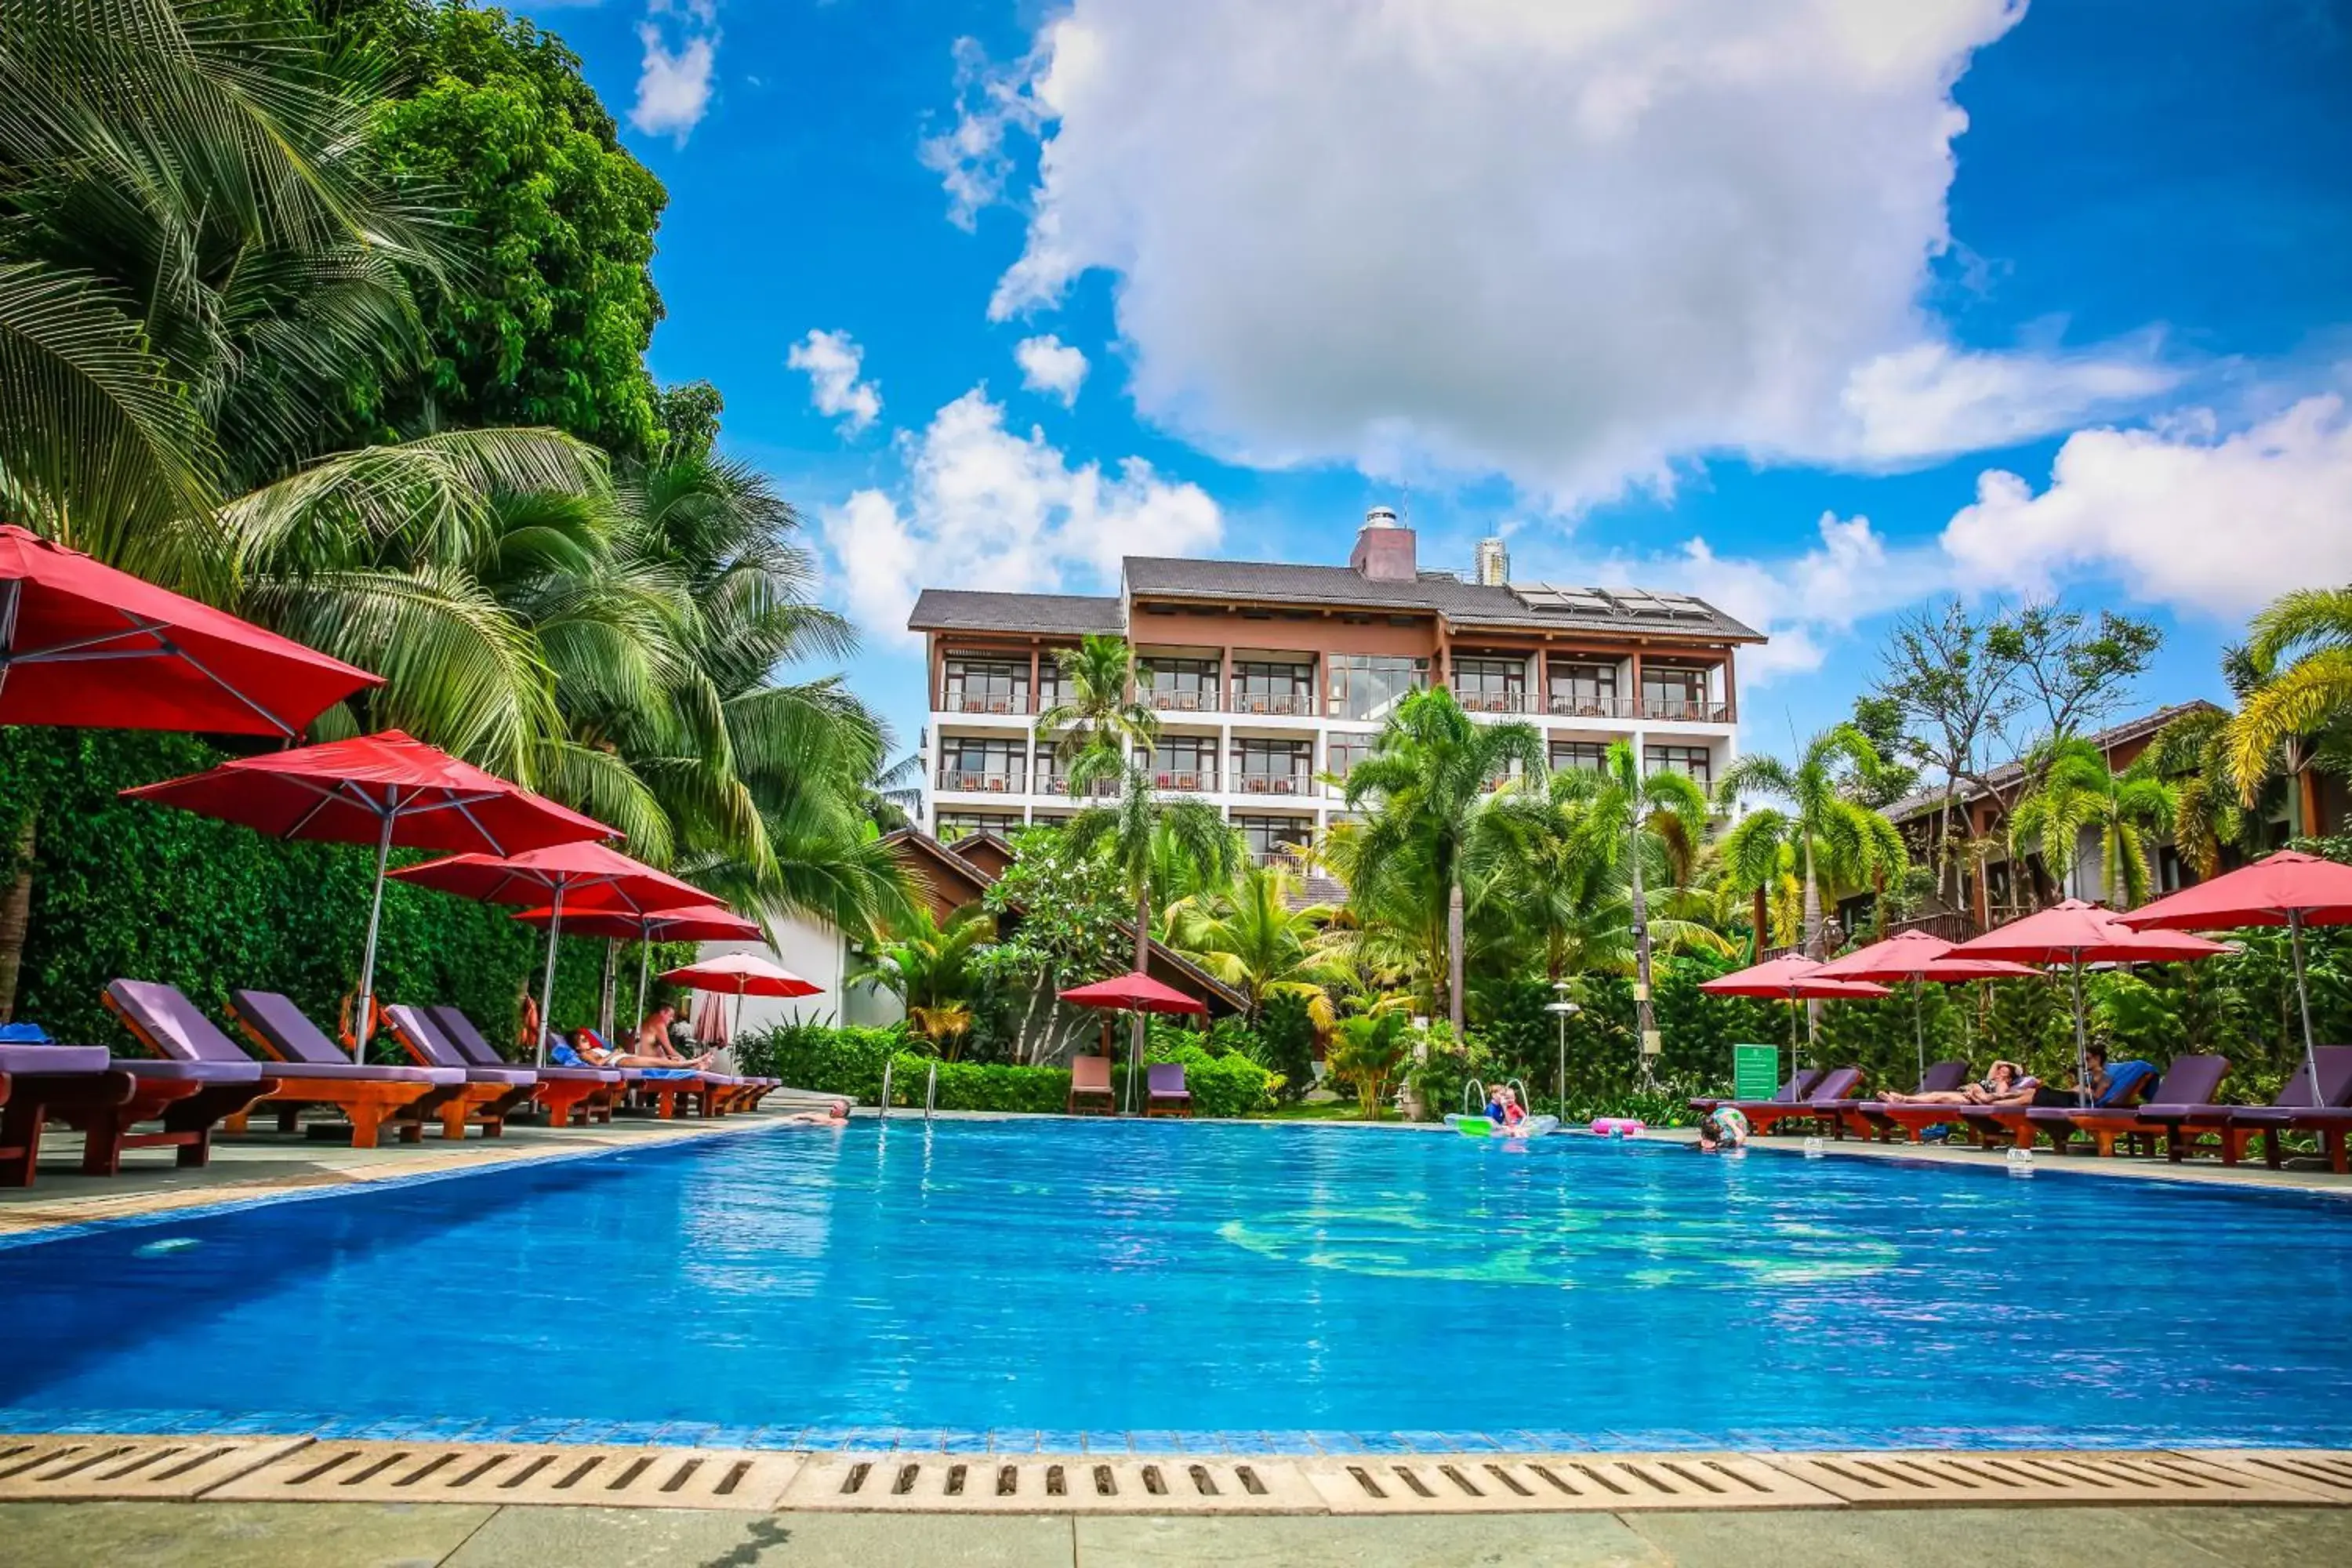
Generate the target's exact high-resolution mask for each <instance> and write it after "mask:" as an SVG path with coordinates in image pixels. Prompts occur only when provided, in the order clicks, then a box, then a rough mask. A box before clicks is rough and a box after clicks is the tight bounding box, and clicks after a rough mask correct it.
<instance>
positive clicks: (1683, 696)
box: [1642, 664, 1710, 720]
mask: <svg viewBox="0 0 2352 1568" xmlns="http://www.w3.org/2000/svg"><path fill="white" fill-rule="evenodd" d="M1706 678H1707V669H1706V666H1705V665H1685V664H1644V665H1643V666H1642V709H1643V712H1644V713H1645V714H1646V715H1647V716H1648V717H1650V718H1652V719H1686V720H1687V719H1696V720H1705V719H1706V718H1708V717H1710V710H1709V705H1708V702H1707V691H1706Z"/></svg>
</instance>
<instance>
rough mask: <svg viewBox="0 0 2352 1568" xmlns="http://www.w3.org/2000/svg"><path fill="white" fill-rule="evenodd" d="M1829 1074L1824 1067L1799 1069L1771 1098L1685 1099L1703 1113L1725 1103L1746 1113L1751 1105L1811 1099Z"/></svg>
mask: <svg viewBox="0 0 2352 1568" xmlns="http://www.w3.org/2000/svg"><path fill="white" fill-rule="evenodd" d="M1828 1076H1829V1073H1828V1071H1827V1069H1825V1068H1801V1069H1800V1070H1799V1072H1798V1073H1797V1075H1796V1077H1794V1078H1792V1079H1789V1080H1788V1081H1787V1082H1786V1083H1783V1084H1782V1085H1781V1086H1780V1088H1779V1089H1775V1090H1774V1091H1773V1093H1772V1098H1771V1099H1770V1100H1734V1099H1732V1098H1731V1097H1730V1096H1728V1095H1721V1096H1703V1097H1701V1098H1699V1099H1697V1100H1685V1101H1684V1103H1685V1104H1686V1105H1688V1106H1689V1107H1690V1108H1691V1109H1692V1110H1696V1111H1699V1112H1702V1113H1704V1112H1706V1111H1709V1110H1715V1109H1716V1108H1717V1106H1723V1105H1729V1106H1736V1107H1738V1108H1739V1109H1740V1110H1741V1111H1742V1112H1743V1113H1745V1111H1746V1109H1747V1108H1748V1106H1750V1105H1757V1104H1765V1105H1779V1104H1781V1103H1783V1102H1784V1101H1788V1100H1811V1098H1812V1097H1813V1090H1814V1089H1816V1088H1817V1087H1819V1085H1820V1083H1821V1081H1822V1079H1824V1078H1827V1077H1828Z"/></svg>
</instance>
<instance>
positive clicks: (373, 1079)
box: [223, 991, 466, 1149]
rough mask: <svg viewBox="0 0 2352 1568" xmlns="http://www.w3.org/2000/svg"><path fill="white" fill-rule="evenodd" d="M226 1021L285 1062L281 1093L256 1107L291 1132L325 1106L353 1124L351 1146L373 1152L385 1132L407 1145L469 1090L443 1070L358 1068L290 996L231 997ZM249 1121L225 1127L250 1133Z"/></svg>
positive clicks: (458, 1076)
mask: <svg viewBox="0 0 2352 1568" xmlns="http://www.w3.org/2000/svg"><path fill="white" fill-rule="evenodd" d="M228 1016H229V1019H230V1021H231V1022H233V1023H235V1024H236V1026H237V1028H238V1029H239V1030H240V1031H242V1032H243V1033H244V1035H245V1037H246V1038H247V1039H249V1040H251V1041H252V1042H253V1043H254V1044H255V1045H256V1046H258V1047H260V1048H261V1050H262V1051H263V1053H264V1054H265V1055H267V1056H268V1057H269V1058H271V1059H272V1060H273V1061H274V1062H276V1063H278V1064H279V1068H278V1070H279V1073H280V1078H279V1086H278V1092H277V1093H275V1094H272V1095H268V1096H266V1097H264V1099H263V1100H261V1101H259V1102H258V1103H261V1104H267V1105H274V1106H275V1107H276V1108H277V1110H278V1131H280V1132H292V1131H296V1130H297V1128H298V1127H299V1124H300V1120H301V1114H302V1110H303V1108H304V1107H305V1106H313V1105H318V1106H325V1107H328V1108H329V1109H331V1110H337V1111H340V1112H341V1113H342V1116H343V1118H344V1120H346V1121H349V1122H350V1123H351V1130H352V1148H354V1149H373V1148H374V1147H375V1146H376V1142H377V1139H378V1138H379V1136H380V1135H381V1134H382V1131H383V1128H384V1127H386V1126H387V1125H388V1126H390V1127H391V1128H392V1129H393V1130H394V1132H395V1133H397V1134H398V1136H399V1138H400V1141H401V1142H404V1143H415V1142H422V1141H423V1139H424V1137H425V1121H426V1120H427V1119H428V1118H430V1119H433V1120H436V1121H437V1120H438V1119H439V1117H440V1114H441V1108H442V1107H443V1106H444V1105H446V1104H447V1103H448V1102H449V1101H450V1100H453V1099H455V1098H457V1097H458V1096H459V1095H461V1094H462V1093H463V1092H464V1089H465V1083H466V1075H465V1074H463V1073H461V1072H457V1071H454V1070H452V1069H449V1068H415V1067H391V1066H385V1065H383V1064H379V1063H373V1062H370V1063H360V1062H355V1061H353V1060H352V1059H351V1058H349V1057H347V1056H345V1055H344V1054H343V1050H342V1047H340V1046H338V1045H336V1044H335V1042H334V1041H332V1040H331V1039H329V1038H328V1037H326V1035H325V1034H324V1033H323V1032H322V1031H321V1030H320V1028H319V1026H317V1025H316V1024H313V1023H312V1022H311V1021H310V1018H309V1016H306V1015H305V1014H304V1013H303V1011H302V1010H301V1009H300V1008H299V1007H298V1006H296V1005H294V1003H293V1002H292V1000H291V999H290V998H289V997H286V996H284V995H281V994H278V992H275V991H233V992H231V993H230V994H229V999H228ZM245 1122H246V1116H245V1115H244V1114H239V1115H236V1116H233V1117H231V1118H229V1120H228V1121H226V1122H225V1123H223V1125H224V1126H226V1128H227V1129H228V1131H231V1132H242V1131H245Z"/></svg>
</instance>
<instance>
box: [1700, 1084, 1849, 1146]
mask: <svg viewBox="0 0 2352 1568" xmlns="http://www.w3.org/2000/svg"><path fill="white" fill-rule="evenodd" d="M1861 1087H1862V1069H1861V1068H1832V1069H1831V1070H1830V1071H1828V1072H1826V1073H1823V1074H1822V1076H1821V1078H1820V1079H1817V1080H1816V1081H1815V1083H1814V1085H1813V1092H1812V1093H1811V1094H1810V1095H1808V1096H1806V1097H1805V1098H1804V1099H1802V1100H1730V1101H1727V1104H1729V1105H1730V1106H1731V1107H1732V1108H1733V1109H1734V1110H1738V1111H1739V1112H1740V1114H1742V1115H1743V1116H1745V1117H1747V1118H1748V1126H1749V1127H1750V1128H1751V1129H1753V1130H1754V1131H1755V1132H1756V1133H1757V1135H1758V1136H1759V1137H1761V1136H1762V1135H1763V1134H1765V1133H1767V1132H1769V1131H1772V1129H1773V1128H1774V1127H1776V1126H1778V1125H1779V1124H1780V1123H1781V1122H1783V1121H1810V1122H1812V1123H1813V1124H1814V1125H1815V1126H1818V1127H1824V1128H1828V1129H1831V1130H1832V1131H1835V1132H1836V1133H1837V1135H1838V1136H1839V1137H1843V1136H1844V1135H1845V1122H1844V1120H1843V1112H1844V1110H1846V1109H1847V1108H1850V1107H1852V1106H1853V1105H1854V1104H1855V1103H1856V1101H1855V1100H1854V1090H1856V1089H1860V1088H1861ZM1718 1109H1719V1108H1718Z"/></svg>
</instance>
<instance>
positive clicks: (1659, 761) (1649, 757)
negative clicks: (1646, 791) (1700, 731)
mask: <svg viewBox="0 0 2352 1568" xmlns="http://www.w3.org/2000/svg"><path fill="white" fill-rule="evenodd" d="M1642 771H1643V773H1681V774H1684V775H1685V777H1688V778H1690V779H1692V780H1695V781H1696V782H1697V783H1699V784H1713V783H1714V782H1715V764H1714V763H1712V762H1711V761H1709V760H1708V757H1707V751H1706V747H1705V746H1645V747H1643V749H1642Z"/></svg>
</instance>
